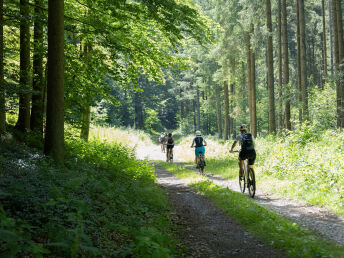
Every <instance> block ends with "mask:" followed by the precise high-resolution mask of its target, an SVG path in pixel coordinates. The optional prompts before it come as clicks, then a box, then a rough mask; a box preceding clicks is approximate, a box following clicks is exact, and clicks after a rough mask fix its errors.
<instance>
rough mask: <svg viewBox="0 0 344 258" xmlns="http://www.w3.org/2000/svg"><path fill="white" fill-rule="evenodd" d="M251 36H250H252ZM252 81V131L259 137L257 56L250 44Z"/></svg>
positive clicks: (252, 30) (252, 28)
mask: <svg viewBox="0 0 344 258" xmlns="http://www.w3.org/2000/svg"><path fill="white" fill-rule="evenodd" d="M253 34H254V25H253V23H251V36H253ZM251 36H250V37H251ZM250 47H251V49H250V55H251V57H250V61H251V63H250V65H251V69H250V73H251V75H250V77H251V78H250V81H251V87H250V90H251V94H250V95H251V110H250V122H251V133H252V135H253V136H254V137H257V108H256V56H255V53H254V49H253V48H252V45H251V44H250Z"/></svg>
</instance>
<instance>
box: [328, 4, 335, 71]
mask: <svg viewBox="0 0 344 258" xmlns="http://www.w3.org/2000/svg"><path fill="white" fill-rule="evenodd" d="M329 15H330V22H329V25H330V47H331V75H332V76H333V74H334V63H335V61H334V31H333V0H330V1H329Z"/></svg>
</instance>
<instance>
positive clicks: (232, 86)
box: [230, 71, 244, 137]
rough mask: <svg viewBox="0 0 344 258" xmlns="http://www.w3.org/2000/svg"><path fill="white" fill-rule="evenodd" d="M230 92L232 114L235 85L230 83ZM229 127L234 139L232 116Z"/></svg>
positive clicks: (233, 119)
mask: <svg viewBox="0 0 344 258" xmlns="http://www.w3.org/2000/svg"><path fill="white" fill-rule="evenodd" d="M243 72H244V71H243ZM230 91H231V112H233V108H234V97H235V84H234V83H231V87H230ZM230 127H231V130H230V131H231V134H233V137H236V131H235V118H234V117H233V115H231V116H230Z"/></svg>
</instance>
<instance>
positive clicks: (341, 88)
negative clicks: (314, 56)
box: [335, 0, 344, 128]
mask: <svg viewBox="0 0 344 258" xmlns="http://www.w3.org/2000/svg"><path fill="white" fill-rule="evenodd" d="M335 2H336V20H337V46H338V65H337V69H338V81H337V97H338V100H337V105H338V106H337V111H338V114H337V124H338V127H339V128H344V76H343V73H344V67H343V66H344V60H343V58H344V43H343V18H342V6H341V1H340V0H335Z"/></svg>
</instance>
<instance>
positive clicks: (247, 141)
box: [230, 125, 256, 177]
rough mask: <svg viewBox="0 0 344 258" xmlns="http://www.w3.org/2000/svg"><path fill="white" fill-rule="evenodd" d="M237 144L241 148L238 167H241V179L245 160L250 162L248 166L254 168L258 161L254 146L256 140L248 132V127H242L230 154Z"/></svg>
mask: <svg viewBox="0 0 344 258" xmlns="http://www.w3.org/2000/svg"><path fill="white" fill-rule="evenodd" d="M237 142H239V144H240V146H241V150H240V152H239V158H238V165H239V171H240V177H242V173H243V171H241V168H242V166H243V162H244V160H245V159H247V160H248V166H249V167H251V168H253V165H254V161H255V160H256V151H255V149H254V148H255V145H254V138H253V136H252V134H250V133H248V132H247V127H246V125H241V126H240V134H238V135H237V137H236V138H235V141H234V142H233V145H232V148H231V150H230V152H231V153H232V152H233V150H234V148H235V146H236V144H237Z"/></svg>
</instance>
